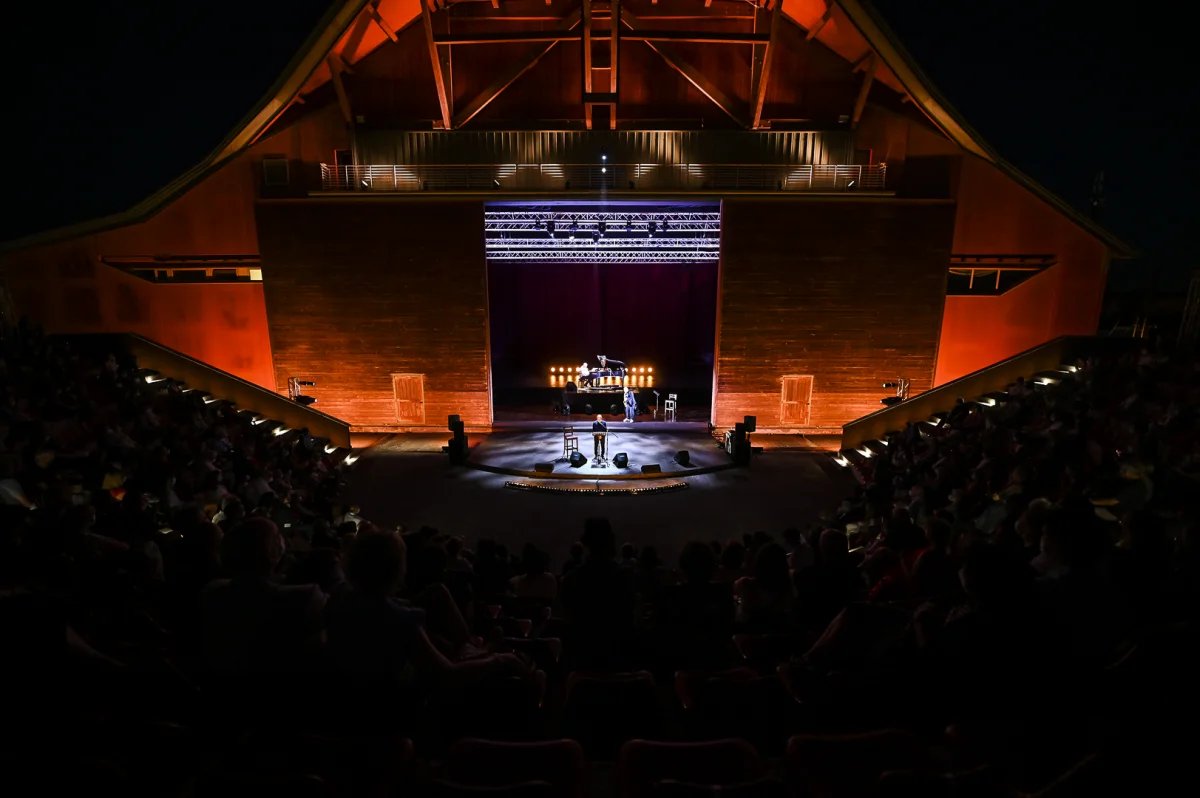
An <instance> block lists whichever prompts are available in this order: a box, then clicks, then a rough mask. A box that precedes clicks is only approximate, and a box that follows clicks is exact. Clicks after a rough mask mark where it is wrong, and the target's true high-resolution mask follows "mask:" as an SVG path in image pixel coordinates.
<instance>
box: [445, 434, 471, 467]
mask: <svg viewBox="0 0 1200 798" xmlns="http://www.w3.org/2000/svg"><path fill="white" fill-rule="evenodd" d="M446 452H447V453H448V454H449V455H450V465H462V464H463V463H465V462H467V439H466V436H463V437H462V438H459V437H457V436H455V437H453V438H451V439H450V440H449V441H447V442H446Z"/></svg>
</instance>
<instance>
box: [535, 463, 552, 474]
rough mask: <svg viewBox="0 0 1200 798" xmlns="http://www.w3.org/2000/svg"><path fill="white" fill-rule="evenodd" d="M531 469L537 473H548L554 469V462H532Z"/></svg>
mask: <svg viewBox="0 0 1200 798" xmlns="http://www.w3.org/2000/svg"><path fill="white" fill-rule="evenodd" d="M533 470H534V471H536V472H538V473H539V474H550V473H553V471H554V463H534V464H533Z"/></svg>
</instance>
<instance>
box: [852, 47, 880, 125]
mask: <svg viewBox="0 0 1200 798" xmlns="http://www.w3.org/2000/svg"><path fill="white" fill-rule="evenodd" d="M878 67H879V57H878V56H877V55H875V53H874V52H872V53H871V57H870V60H868V61H867V64H866V66H865V68H864V69H863V79H862V83H861V84H860V85H859V87H858V96H857V97H855V98H854V112H853V113H852V114H851V115H850V127H851V128H855V127H858V120H860V119H862V114H863V109H864V108H866V107H867V95H868V94H870V93H871V84H872V83H874V82H875V70H876V69H877V68H878Z"/></svg>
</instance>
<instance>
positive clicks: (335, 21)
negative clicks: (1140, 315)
mask: <svg viewBox="0 0 1200 798" xmlns="http://www.w3.org/2000/svg"><path fill="white" fill-rule="evenodd" d="M518 1H520V2H525V3H528V2H530V0H340V2H334V3H333V4H332V5H331V7H330V9H329V10H328V11H327V12H326V13H325V15H324V16H323V17H322V18H321V19H320V20H319V21H318V23H317V25H316V27H315V28H314V29H313V31H312V32H311V33H310V35H309V36H308V38H307V39H306V40H305V42H304V44H303V45H302V47H301V48H300V50H299V51H298V52H297V53H296V54H295V56H294V57H293V58H292V59H291V61H290V62H289V63H288V65H287V67H286V68H285V69H284V71H283V72H282V73H281V74H280V76H279V78H278V79H277V80H276V81H275V82H274V83H273V84H272V85H271V87H270V88H269V89H268V90H267V91H266V93H265V94H264V95H263V96H262V98H261V99H260V100H259V101H258V103H256V104H255V106H254V107H253V108H252V109H251V110H250V111H249V113H247V114H246V116H245V117H244V118H243V119H242V120H241V121H240V122H239V123H238V125H237V126H236V127H235V128H234V129H233V130H232V131H231V132H230V133H229V134H228V135H227V136H226V137H225V139H224V140H222V141H221V142H220V144H218V146H217V147H216V148H214V149H213V150H212V152H210V153H209V154H208V156H207V157H205V158H204V159H203V160H201V161H200V162H199V163H197V164H196V165H195V166H193V167H192V168H191V169H188V170H187V171H186V172H184V173H183V174H181V175H179V176H178V177H176V178H175V179H174V180H172V181H171V182H169V183H168V184H167V185H165V186H163V187H162V188H161V189H159V190H158V191H156V192H154V193H153V194H151V195H150V196H148V197H146V198H145V199H144V200H142V201H141V202H138V203H137V204H135V205H134V206H132V207H130V208H128V209H126V210H124V211H121V212H118V213H115V214H111V215H109V216H105V217H101V218H97V219H93V220H90V221H86V222H83V223H79V224H75V225H71V226H68V227H63V228H59V229H56V230H50V231H47V232H43V233H39V234H35V235H33V236H28V237H26V238H23V239H20V240H17V241H14V242H10V243H9V244H7V245H5V246H4V249H7V250H15V249H23V248H27V247H30V246H36V245H39V244H45V243H50V242H53V241H60V240H65V239H69V238H74V237H77V236H80V235H87V234H90V233H95V232H100V231H102V230H106V229H112V228H115V227H121V226H125V225H130V224H135V223H137V222H140V221H143V220H145V219H148V218H150V217H151V216H153V215H154V214H155V213H157V212H158V211H159V210H160V209H162V208H163V207H165V206H166V205H168V204H169V203H170V202H172V201H173V200H174V199H176V198H177V197H179V196H180V195H182V194H183V193H185V192H186V191H188V189H189V188H191V187H192V186H194V185H195V184H196V183H198V182H199V181H201V180H203V179H204V178H205V177H206V176H207V175H209V174H211V173H212V172H213V171H215V170H217V169H219V168H220V167H222V166H223V165H225V164H227V163H229V162H230V161H231V160H232V159H234V158H236V157H237V156H238V155H240V154H241V153H243V152H244V151H245V150H246V149H247V148H249V147H250V146H252V145H253V144H254V143H255V142H257V141H259V140H260V139H262V137H263V136H265V135H267V134H269V133H270V132H273V131H274V130H276V129H280V128H281V127H283V126H286V125H287V124H288V123H289V122H290V120H292V119H294V118H296V117H297V116H298V115H300V114H302V113H303V112H304V107H303V106H304V103H305V98H306V97H307V96H309V95H312V94H313V93H314V92H317V91H318V90H321V89H325V90H326V91H328V89H327V88H326V87H328V86H330V85H331V86H332V87H333V89H334V94H335V96H336V97H337V101H338V103H339V104H340V105H341V106H342V113H343V115H344V116H346V118H347V122H348V123H350V122H352V121H353V117H352V113H351V109H350V107H349V101H348V99H347V97H346V92H345V90H344V88H343V87H342V75H343V74H345V73H347V72H351V71H352V70H353V69H354V65H355V64H356V63H358V62H359V61H361V60H362V59H364V58H366V57H367V56H368V55H370V54H371V53H373V52H375V51H376V50H377V49H379V48H381V47H383V46H384V45H387V44H389V43H395V42H397V41H398V34H399V33H400V32H402V31H404V30H406V29H409V28H410V27H411V26H423V28H424V31H425V37H424V39H425V45H426V47H427V48H428V51H429V56H430V62H431V65H432V72H433V77H434V80H435V82H436V84H437V86H436V88H437V94H438V102H439V107H438V110H439V112H440V117H441V118H440V120H435V122H434V126H435V127H440V128H442V129H458V128H461V127H463V126H464V125H470V124H471V123H472V120H473V119H475V117H476V115H477V114H478V113H479V112H480V111H481V110H482V108H483V107H485V106H486V105H487V104H488V103H490V102H491V101H492V100H494V99H495V98H496V97H498V96H500V95H501V94H502V93H503V92H504V91H505V90H506V89H507V88H508V87H509V86H511V85H512V84H513V83H514V82H515V81H517V80H519V79H520V78H521V77H522V76H523V75H525V74H526V73H527V72H528V71H529V70H530V69H531V68H532V67H533V66H534V65H535V64H536V63H537V61H538V60H539V59H540V58H541V56H540V55H537V52H541V53H542V54H544V53H545V52H549V51H550V50H551V49H552V48H553V47H554V46H555V45H556V44H557V43H558V42H560V41H567V40H579V39H580V38H581V37H583V38H584V41H587V36H589V35H593V34H599V33H600V32H602V30H603V29H602V28H601V27H596V26H591V24H590V19H589V16H590V12H589V9H590V8H591V6H592V3H590V2H584V3H582V4H578V6H577V4H576V2H575V0H544V3H545V6H544V7H545V9H546V12H545V13H544V14H539V15H537V16H523V17H516V16H510V17H509V19H510V20H512V21H515V22H517V23H522V22H523V23H524V24H520V25H519V27H518V29H517V30H515V31H512V32H507V33H497V32H495V31H483V32H473V31H469V32H467V33H462V34H459V33H455V34H454V35H453V36H452V35H448V34H445V33H439V32H438V31H437V29H436V28H435V25H434V20H435V19H436V18H437V17H436V15H438V14H445V13H448V11H449V9H451V8H452V7H455V8H457V7H460V6H463V8H462V9H461V10H460V11H461V13H468V14H471V15H474V16H478V17H479V18H480V19H483V18H485V17H486V16H487V14H488V13H489V12H490V13H494V14H500V13H503V9H504V7H505V5H506V4H508V3H513V2H518ZM636 3H640V4H642V5H650V6H653V7H656V8H657V7H658V4H659V0H624V6H622V0H609V2H607V3H605V5H606V6H608V9H609V10H608V13H609V14H610V15H613V16H615V18H617V19H619V20H620V25H619V26H611V25H610V31H611V33H612V35H614V41H613V47H614V51H615V47H616V44H617V42H616V41H615V32H616V28H617V27H619V28H620V38H621V40H622V41H641V42H645V44H646V45H647V46H648V47H649V48H650V49H651V50H653V51H654V52H656V53H658V54H659V55H660V56H662V58H663V60H664V61H665V62H666V63H667V65H668V66H670V67H671V68H673V69H674V70H675V71H676V72H678V73H679V74H680V75H682V76H683V77H684V78H685V79H687V81H688V82H689V83H691V84H692V85H693V86H694V87H695V88H696V89H698V90H699V91H700V93H701V94H703V95H704V96H705V97H707V98H708V99H709V100H711V101H712V102H713V103H715V104H716V105H717V106H718V107H720V108H721V110H722V111H724V112H725V113H726V114H727V115H728V116H729V117H730V119H731V120H733V121H734V122H735V123H736V124H737V125H739V126H742V127H745V128H749V129H761V128H762V127H763V126H764V119H763V104H764V97H765V95H766V92H767V82H768V79H769V76H770V63H771V58H772V51H773V49H775V48H774V43H775V40H776V36H777V30H778V28H779V27H780V26H781V24H784V23H785V18H786V22H790V23H791V24H794V25H796V26H798V27H799V29H800V30H801V31H803V32H804V38H805V40H807V41H816V42H819V43H820V44H822V45H824V46H825V47H826V48H828V49H829V50H830V51H832V52H833V53H835V54H837V56H839V57H841V58H842V59H844V60H845V61H846V62H847V63H849V64H851V65H852V66H853V69H854V71H855V72H856V73H857V72H861V73H862V78H861V82H860V84H859V90H858V96H857V97H856V99H855V103H854V106H853V111H852V113H853V116H854V122H857V117H858V116H859V115H861V113H862V110H863V107H864V105H865V104H866V102H867V99H868V95H869V94H870V92H871V88H872V85H873V84H876V85H878V86H883V87H886V88H888V89H890V90H891V91H892V92H894V93H895V99H896V102H897V104H903V105H904V106H911V108H912V109H914V110H915V112H919V113H920V114H921V115H922V116H923V117H924V118H925V119H926V120H927V121H928V122H929V123H930V124H931V125H932V126H933V127H935V128H936V129H937V130H938V131H940V132H941V133H942V134H943V135H944V136H945V137H946V138H947V139H949V140H950V141H952V142H954V143H955V144H957V145H958V146H959V147H961V148H962V149H963V150H964V151H966V152H968V153H970V154H972V155H974V156H977V157H979V158H981V159H983V160H984V161H986V162H988V163H991V164H993V165H994V166H995V167H997V168H998V169H1000V170H1001V171H1002V172H1004V173H1005V174H1006V175H1008V176H1009V177H1010V178H1011V179H1013V180H1014V181H1016V182H1017V183H1019V184H1020V185H1022V186H1024V187H1025V188H1027V189H1028V190H1029V191H1031V192H1033V193H1034V194H1035V195H1037V196H1038V197H1040V198H1041V199H1043V200H1044V201H1045V202H1047V203H1048V204H1049V205H1051V206H1052V207H1053V208H1055V209H1056V210H1057V211H1058V212H1060V213H1062V214H1063V215H1064V216H1066V217H1068V218H1070V219H1071V220H1072V221H1073V222H1074V223H1075V224H1076V225H1078V226H1079V227H1081V228H1083V229H1084V230H1085V231H1087V232H1088V233H1089V234H1090V235H1092V236H1094V237H1095V238H1097V239H1098V240H1100V241H1101V242H1103V243H1104V244H1105V245H1106V246H1107V247H1108V248H1109V250H1110V252H1111V254H1112V255H1113V257H1116V258H1129V257H1134V256H1135V255H1136V251H1135V250H1134V249H1133V248H1132V247H1130V246H1129V245H1128V244H1126V243H1125V242H1123V241H1121V240H1120V239H1118V238H1117V237H1116V236H1114V235H1113V234H1112V233H1110V232H1109V231H1107V230H1105V229H1104V228H1103V227H1101V226H1099V225H1098V224H1096V223H1095V221H1093V220H1092V219H1090V218H1089V217H1087V216H1086V215H1085V214H1083V213H1081V212H1080V211H1079V210H1077V209H1076V208H1074V207H1072V206H1071V205H1070V204H1068V203H1067V202H1065V201H1064V200H1062V199H1061V198H1060V197H1058V196H1057V195H1055V194H1054V193H1053V192H1051V191H1049V190H1048V189H1047V188H1045V187H1044V186H1042V185H1041V184H1039V183H1038V182H1037V181H1036V180H1034V179H1033V178H1032V177H1030V176H1028V175H1026V174H1025V173H1023V172H1022V171H1020V170H1019V169H1018V168H1017V167H1015V166H1014V165H1013V164H1011V163H1010V162H1008V161H1007V160H1005V159H1004V158H1003V157H1002V156H1001V155H1000V154H999V153H998V152H996V150H995V149H994V148H992V147H991V146H990V145H989V144H988V143H987V142H986V141H985V140H984V139H983V138H982V137H981V136H980V135H979V134H978V132H977V131H975V130H974V129H973V128H972V127H971V126H970V124H969V123H968V122H967V121H966V120H965V119H963V118H962V116H961V115H960V114H959V113H958V112H957V111H956V110H955V109H954V107H953V106H952V105H951V104H950V103H949V101H948V100H947V99H946V98H945V97H943V96H942V95H941V94H940V93H939V92H938V90H937V89H936V87H935V86H934V85H933V83H932V81H930V80H929V78H928V77H927V76H926V75H925V74H924V73H923V72H922V71H921V69H920V68H919V66H917V64H916V63H915V61H914V59H913V58H912V56H911V55H909V53H908V52H907V51H906V50H905V49H904V48H903V46H902V45H901V44H900V43H899V42H898V41H897V40H896V37H895V36H894V34H893V33H892V32H891V31H890V29H889V28H888V26H887V24H886V23H885V22H884V20H883V19H882V18H881V16H880V15H879V14H878V12H876V11H875V10H874V9H872V8H871V7H870V5H869V4H868V3H867V2H864V0H663V6H662V7H663V8H664V9H665V8H667V6H668V5H671V7H672V8H676V7H679V6H680V5H682V4H687V5H688V6H690V7H692V8H694V10H693V11H691V12H689V13H687V14H667V13H661V14H659V13H656V14H654V15H646V16H645V17H644V18H639V17H638V16H635V15H634V14H632V13H631V12H630V10H629V9H630V7H631V6H633V5H634V4H636ZM467 4H469V5H470V6H471V7H472V8H469V9H468V8H466V6H467ZM747 8H752V9H754V16H753V17H750V18H752V19H754V20H755V23H754V27H755V29H754V30H751V31H750V32H746V31H745V30H744V28H745V24H744V23H743V24H741V25H731V24H725V23H723V22H722V19H723V15H724V17H725V18H728V19H732V18H733V17H734V16H737V18H738V19H741V20H745V19H747V18H748V17H747V16H745V11H746V9H747ZM739 9H741V11H739ZM764 12H765V13H764ZM760 14H762V15H763V16H762V17H761V19H763V20H765V24H764V25H763V28H764V29H761V30H760V29H757V23H758V21H759V19H760ZM494 18H495V17H493V19H494ZM510 27H511V26H510ZM731 28H732V29H731ZM680 42H685V43H688V44H689V45H695V44H699V45H704V46H706V45H709V44H712V45H718V44H729V43H738V44H750V45H752V46H753V47H754V55H753V57H752V69H753V70H754V75H753V83H752V90H751V92H750V96H748V97H746V98H730V97H728V96H726V95H725V94H724V93H722V92H721V90H720V89H719V87H717V86H716V85H715V84H714V82H712V81H710V80H708V79H707V78H706V76H705V75H703V74H699V73H698V72H697V70H695V69H694V68H693V67H691V66H689V65H688V64H687V63H686V62H685V61H684V59H682V58H679V57H673V56H672V53H671V52H670V50H669V48H671V47H673V46H675V43H680ZM471 43H488V44H502V43H514V44H516V43H519V44H521V45H522V46H523V47H525V48H528V47H529V46H530V45H537V46H538V47H537V51H535V53H534V56H533V57H525V58H521V59H514V64H513V67H512V68H511V69H510V70H508V71H507V72H506V73H504V74H499V75H496V76H495V79H494V80H493V82H492V83H491V84H490V85H489V86H488V87H487V88H486V89H485V90H484V91H483V92H481V93H480V95H479V96H477V97H475V98H474V99H473V100H471V101H470V102H468V103H465V104H463V107H459V108H455V107H453V98H452V97H451V96H450V93H449V92H448V91H447V88H446V86H445V81H446V78H447V76H446V75H444V74H443V72H442V70H441V62H442V61H443V59H442V58H439V52H440V51H441V48H447V47H450V46H455V45H467V44H471ZM523 52H528V49H526V50H524V51H523ZM584 52H585V53H587V54H588V55H587V56H585V61H584V67H583V69H584V75H585V81H587V85H586V86H585V89H584V91H585V96H584V101H585V107H586V108H587V112H586V113H587V122H588V126H589V127H590V126H591V123H592V108H593V107H603V106H605V105H608V106H615V104H616V102H617V97H616V94H617V93H616V92H607V91H599V90H597V91H593V92H592V93H591V94H588V91H589V89H592V88H593V87H592V83H591V77H592V74H593V70H603V69H609V68H612V67H607V66H593V65H592V64H591V63H590V53H591V52H592V48H591V47H587V48H584ZM612 72H614V73H615V72H616V69H615V68H612ZM776 79H778V78H776ZM609 80H612V82H613V83H612V84H609V85H615V83H616V78H615V76H614V77H612V78H610V79H609ZM600 88H603V87H600ZM614 119H615V116H609V117H607V120H609V121H610V123H612V120H614ZM439 122H440V124H439Z"/></svg>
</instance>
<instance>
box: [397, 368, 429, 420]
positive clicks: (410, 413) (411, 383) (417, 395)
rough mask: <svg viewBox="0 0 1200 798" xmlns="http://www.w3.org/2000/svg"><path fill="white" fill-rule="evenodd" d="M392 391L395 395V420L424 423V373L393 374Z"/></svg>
mask: <svg viewBox="0 0 1200 798" xmlns="http://www.w3.org/2000/svg"><path fill="white" fill-rule="evenodd" d="M392 393H393V394H395V397H396V420H397V421H399V422H400V423H401V424H424V423H425V375H424V374H393V375H392Z"/></svg>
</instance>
